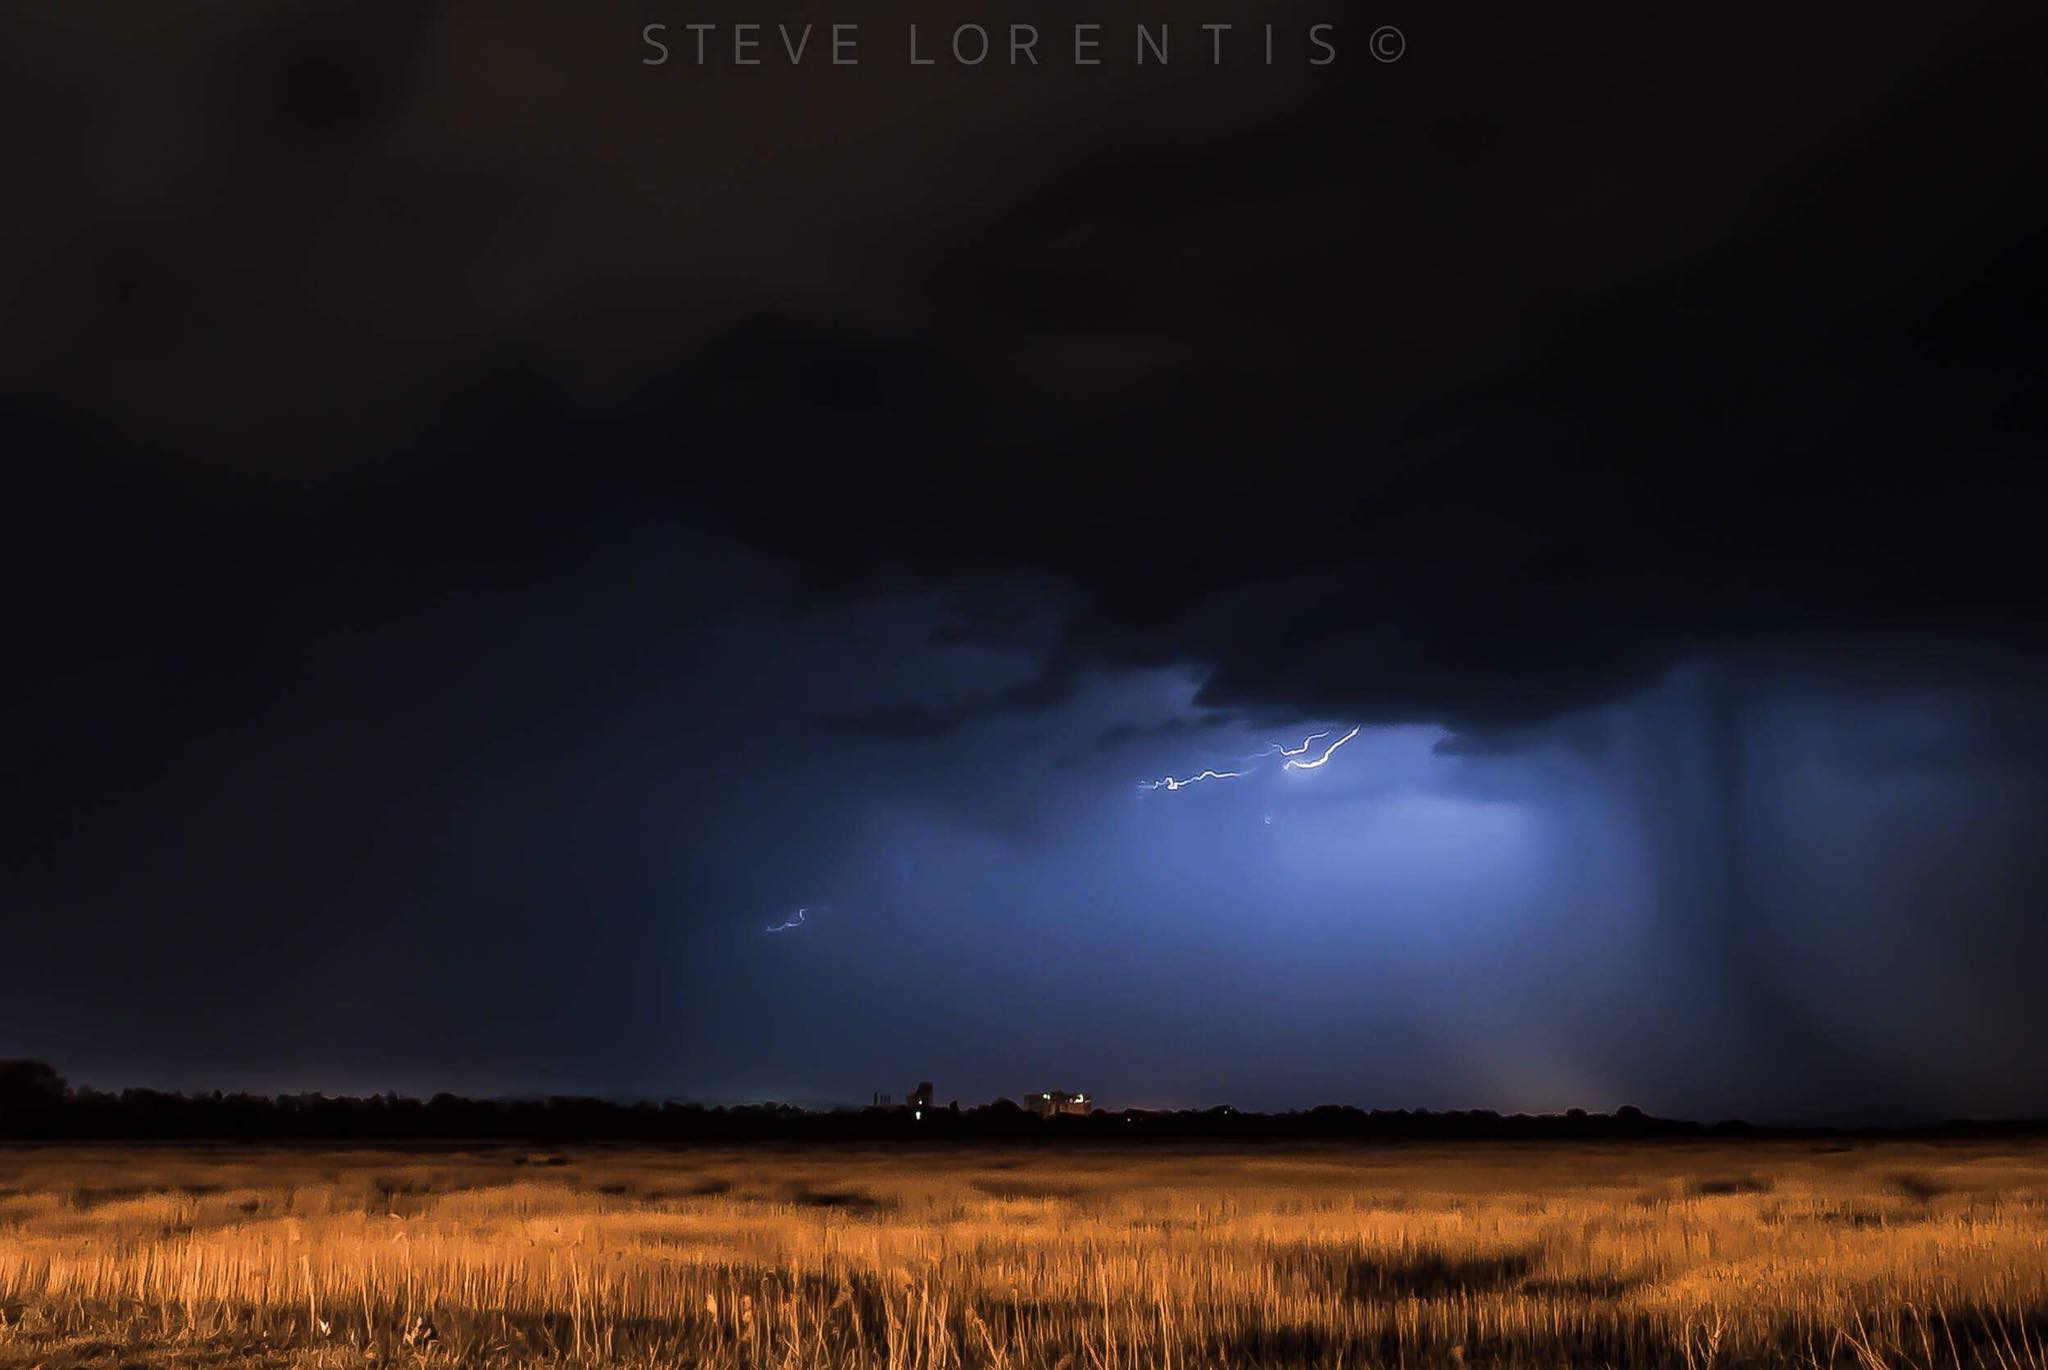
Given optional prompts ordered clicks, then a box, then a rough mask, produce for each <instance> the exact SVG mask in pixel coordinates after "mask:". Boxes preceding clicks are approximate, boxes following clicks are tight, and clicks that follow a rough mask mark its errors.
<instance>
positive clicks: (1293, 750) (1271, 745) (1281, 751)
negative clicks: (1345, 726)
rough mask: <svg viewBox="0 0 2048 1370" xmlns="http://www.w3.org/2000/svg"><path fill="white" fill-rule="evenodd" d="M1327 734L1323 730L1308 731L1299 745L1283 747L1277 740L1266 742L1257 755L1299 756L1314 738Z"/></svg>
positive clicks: (1327, 734)
mask: <svg viewBox="0 0 2048 1370" xmlns="http://www.w3.org/2000/svg"><path fill="white" fill-rule="evenodd" d="M1329 735H1330V734H1329V733H1328V732H1327V731H1324V732H1320V733H1310V734H1309V735H1308V736H1307V737H1305V738H1303V739H1302V740H1301V745H1300V746H1299V747H1283V746H1281V745H1280V744H1279V743H1278V742H1268V743H1267V744H1266V750H1264V751H1263V752H1260V753H1259V755H1260V756H1276V755H1277V756H1300V755H1301V754H1302V753H1303V752H1305V751H1307V750H1308V748H1309V744H1310V743H1311V742H1314V741H1315V740H1316V739H1317V738H1319V737H1328V736H1329Z"/></svg>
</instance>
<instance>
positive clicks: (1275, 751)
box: [1138, 725, 1362, 823]
mask: <svg viewBox="0 0 2048 1370" xmlns="http://www.w3.org/2000/svg"><path fill="white" fill-rule="evenodd" d="M1361 727H1362V725H1361ZM1361 727H1354V728H1352V730H1351V731H1350V732H1348V733H1346V734H1344V736H1342V737H1340V738H1338V739H1337V740H1336V741H1335V742H1332V743H1330V744H1329V745H1328V746H1327V747H1324V748H1323V750H1322V754H1321V755H1319V756H1314V757H1310V756H1309V755H1308V753H1309V750H1310V748H1312V747H1314V746H1315V744H1316V743H1318V742H1320V741H1322V740H1323V739H1324V738H1326V737H1329V736H1331V735H1332V734H1333V733H1335V732H1336V729H1334V728H1326V729H1324V730H1323V731H1322V732H1319V733H1310V734H1309V735H1308V736H1307V737H1304V738H1303V739H1302V740H1301V742H1300V744H1299V745H1298V746H1293V747H1290V746H1288V745H1287V744H1286V743H1284V742H1269V743H1267V744H1266V749H1265V750H1264V751H1262V752H1258V753H1256V754H1254V755H1252V756H1248V757H1246V758H1245V760H1246V761H1252V762H1255V761H1258V760H1260V759H1261V758H1263V757H1269V756H1280V757H1285V758H1286V760H1285V761H1284V762H1282V763H1281V767H1280V769H1282V770H1285V771H1314V770H1321V769H1322V768H1323V767H1324V766H1326V765H1328V764H1329V760H1330V758H1331V757H1332V756H1335V755H1336V753H1337V749H1338V748H1339V747H1341V746H1343V745H1344V744H1345V743H1346V742H1349V741H1350V740H1351V739H1352V738H1354V737H1357V736H1358V734H1359V732H1360V731H1361ZM1257 769H1259V768H1258V767H1256V766H1254V767H1252V768H1251V770H1242V771H1203V772H1202V773H1201V774H1200V775H1190V776H1186V777H1181V776H1172V775H1168V776H1161V777H1160V778H1159V779H1157V780H1141V781H1139V782H1138V788H1139V789H1141V790H1184V789H1186V788H1187V787H1188V786H1190V785H1199V784H1201V783H1202V782H1203V781H1205V780H1236V779H1239V778H1240V777H1243V776H1247V775H1250V774H1251V773H1252V770H1257ZM1266 821H1267V822H1268V823H1271V822H1272V821H1273V820H1272V818H1270V817H1268V818H1267V819H1266Z"/></svg>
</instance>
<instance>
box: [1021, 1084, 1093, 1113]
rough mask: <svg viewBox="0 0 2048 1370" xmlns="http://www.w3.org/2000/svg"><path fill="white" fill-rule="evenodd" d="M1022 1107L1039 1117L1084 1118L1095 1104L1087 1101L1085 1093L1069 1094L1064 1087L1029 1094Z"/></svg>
mask: <svg viewBox="0 0 2048 1370" xmlns="http://www.w3.org/2000/svg"><path fill="white" fill-rule="evenodd" d="M1024 1107H1026V1108H1028V1109H1030V1110H1031V1111H1032V1112H1033V1113H1036V1114H1037V1115H1038V1116H1039V1117H1041V1118H1056V1117H1059V1116H1062V1115H1067V1116H1071V1117H1076V1118H1085V1117H1087V1116H1088V1114H1089V1113H1090V1112H1091V1111H1092V1110H1093V1109H1094V1107H1095V1105H1094V1104H1092V1103H1090V1102H1089V1100H1088V1096H1087V1095H1085V1094H1069V1093H1068V1092H1067V1091H1066V1090H1064V1089H1054V1090H1048V1091H1046V1092H1045V1093H1042V1094H1033V1095H1030V1096H1029V1097H1027V1098H1026V1099H1025V1100H1024Z"/></svg>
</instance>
